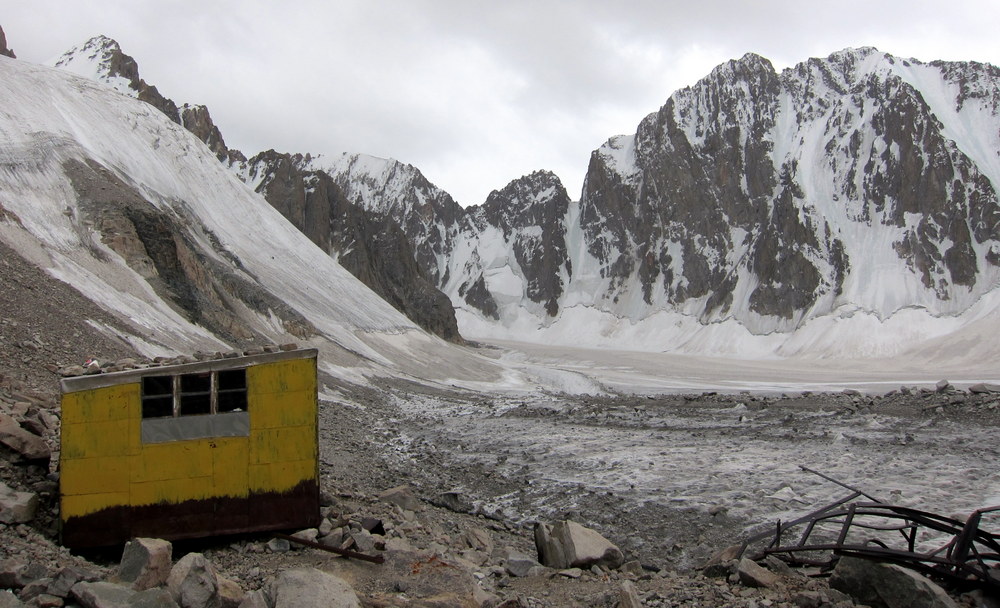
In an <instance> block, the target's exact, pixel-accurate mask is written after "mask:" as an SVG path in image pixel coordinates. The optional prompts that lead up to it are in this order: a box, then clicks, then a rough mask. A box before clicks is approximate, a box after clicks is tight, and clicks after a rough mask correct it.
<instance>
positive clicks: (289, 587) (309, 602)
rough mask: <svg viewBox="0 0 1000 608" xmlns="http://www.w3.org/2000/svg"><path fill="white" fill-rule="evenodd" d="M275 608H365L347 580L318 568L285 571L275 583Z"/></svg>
mask: <svg viewBox="0 0 1000 608" xmlns="http://www.w3.org/2000/svg"><path fill="white" fill-rule="evenodd" d="M271 598H272V599H273V600H274V608H361V602H360V601H358V596H357V594H355V593H354V589H352V588H351V586H350V585H348V584H347V583H346V582H345V581H344V580H343V579H341V578H338V577H336V576H334V575H332V574H328V573H326V572H323V571H321V570H317V569H315V568H300V569H295V570H285V571H284V572H282V573H281V574H279V575H278V576H277V578H275V579H274V581H273V582H272V583H271Z"/></svg>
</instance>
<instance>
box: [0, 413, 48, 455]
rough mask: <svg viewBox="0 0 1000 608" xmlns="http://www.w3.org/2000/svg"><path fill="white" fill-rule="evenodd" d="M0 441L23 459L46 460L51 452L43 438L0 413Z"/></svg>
mask: <svg viewBox="0 0 1000 608" xmlns="http://www.w3.org/2000/svg"><path fill="white" fill-rule="evenodd" d="M0 443H2V444H3V445H5V446H7V447H8V448H10V449H12V450H14V451H15V452H17V453H18V454H20V455H21V457H22V458H24V459H25V460H31V461H34V460H46V461H47V460H48V459H49V458H50V457H51V455H52V452H51V451H50V450H49V446H48V445H46V443H45V440H44V439H42V438H41V437H39V436H38V435H35V434H34V433H30V432H28V431H26V430H24V429H22V428H21V425H20V424H18V423H17V420H15V419H14V418H12V417H11V416H8V415H7V414H2V413H0Z"/></svg>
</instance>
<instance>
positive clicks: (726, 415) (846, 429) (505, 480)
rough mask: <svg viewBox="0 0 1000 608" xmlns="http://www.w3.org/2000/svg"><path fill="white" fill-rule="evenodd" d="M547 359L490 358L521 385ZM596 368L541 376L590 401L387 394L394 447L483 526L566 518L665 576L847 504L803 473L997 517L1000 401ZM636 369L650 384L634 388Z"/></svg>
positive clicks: (565, 361)
mask: <svg viewBox="0 0 1000 608" xmlns="http://www.w3.org/2000/svg"><path fill="white" fill-rule="evenodd" d="M541 353H542V351H541V349H538V350H536V351H534V352H532V353H531V354H530V355H525V354H524V353H523V351H521V354H518V353H513V352H511V351H504V352H503V354H502V355H499V356H500V358H502V359H504V360H506V361H507V362H508V363H510V364H512V365H514V364H515V362H516V364H517V365H518V366H521V368H522V369H528V368H530V367H531V366H533V365H536V364H539V362H540V361H542V359H543V356H542V354H541ZM589 356H591V357H594V358H601V357H604V360H603V363H605V364H607V365H606V366H604V367H602V366H601V365H594V362H593V361H591V362H589V364H588V363H586V362H580V361H577V362H574V361H573V360H572V359H571V358H570V357H567V356H566V353H565V351H564V350H560V352H558V353H557V354H555V355H550V358H549V360H548V361H547V363H548V364H549V365H550V367H549V369H553V367H552V366H553V365H554V368H555V369H561V370H562V374H563V376H560V384H561V385H562V386H567V385H570V384H574V383H572V382H569V381H568V380H567V379H566V377H565V376H566V375H569V376H572V375H573V374H578V375H579V377H580V378H581V381H580V382H579V383H576V385H577V386H579V387H588V386H589V387H590V388H591V389H593V388H594V387H601V388H600V390H592V391H590V392H591V393H592V394H584V393H583V392H579V391H578V392H577V394H565V393H563V394H557V393H548V392H544V391H535V390H532V391H528V390H522V391H513V392H510V391H508V392H481V391H480V392H475V393H472V392H464V391H454V392H443V391H442V392H438V391H429V390H425V389H417V388H413V389H411V390H397V391H393V392H391V393H389V395H388V397H387V398H388V399H389V401H390V404H389V405H390V406H391V407H392V409H393V410H395V411H396V418H394V419H393V420H391V421H390V422H389V424H390V425H391V426H392V427H393V429H394V430H395V433H394V435H393V436H394V439H393V446H394V447H395V448H396V449H397V450H398V451H399V452H400V453H401V454H404V455H407V456H408V457H411V458H412V459H413V460H414V461H415V462H418V463H424V465H426V466H423V467H422V471H423V473H424V474H427V475H431V476H435V475H436V476H437V481H436V483H437V484H438V485H439V486H440V487H439V489H442V488H443V489H455V490H459V491H461V492H463V493H464V494H466V495H467V496H468V497H469V498H470V499H471V500H473V501H474V502H475V504H476V506H477V508H478V509H479V510H480V511H482V512H484V513H486V514H493V515H498V516H501V517H503V518H504V519H507V520H513V521H521V522H523V523H525V524H527V523H528V522H530V521H532V520H539V519H540V520H550V519H555V518H561V517H565V516H567V515H570V516H572V517H574V518H576V519H578V520H581V521H583V522H584V523H586V524H589V525H592V526H595V527H597V528H598V529H600V530H602V531H603V532H605V533H606V534H607V535H608V536H609V537H611V538H613V539H614V540H615V541H616V542H618V543H620V544H622V545H623V548H627V549H628V550H631V551H632V552H633V553H634V554H636V555H637V556H639V557H640V558H641V559H642V560H643V561H644V562H646V563H647V564H648V565H651V566H657V567H662V566H679V567H692V566H695V565H697V564H698V563H699V561H700V560H702V559H704V558H705V557H706V555H707V554H708V553H710V552H711V551H713V550H715V549H718V548H720V547H722V546H725V545H728V544H731V543H732V542H734V541H735V540H736V539H737V538H738V537H739V536H740V535H742V534H745V533H746V532H748V531H749V530H756V529H760V528H762V527H765V526H770V525H773V523H774V521H775V520H777V519H782V520H786V521H787V520H788V519H789V518H790V517H792V516H797V515H801V514H803V513H805V512H808V511H810V510H812V509H813V508H815V507H818V506H820V505H823V504H826V503H829V502H831V501H833V500H836V499H838V498H841V497H843V496H844V495H845V494H847V493H848V491H847V490H845V489H844V488H842V487H840V486H838V485H836V484H833V483H831V482H829V481H827V480H824V479H822V478H821V477H819V476H817V475H815V474H813V473H810V472H808V471H805V470H803V469H802V468H801V467H803V466H804V467H809V468H811V469H814V470H817V471H820V472H822V473H824V474H826V475H829V476H831V477H833V478H835V479H838V480H840V481H843V482H844V483H848V484H852V485H855V486H858V487H860V488H861V489H863V490H865V491H867V492H868V493H870V494H872V495H874V496H875V497H877V498H879V499H882V500H885V501H890V502H893V503H897V504H903V505H908V506H914V507H917V508H921V509H927V510H931V511H935V512H939V513H942V514H945V515H955V516H959V517H964V516H965V515H967V514H968V513H969V512H970V511H972V510H974V509H976V508H979V507H983V506H989V505H994V504H1000V469H998V468H997V466H996V464H997V462H1000V446H998V444H997V442H996V440H995V438H996V436H997V430H998V426H1000V396H998V395H992V394H970V393H968V392H967V391H965V390H962V389H960V388H951V389H947V390H940V391H939V390H937V389H936V388H935V386H934V383H932V382H931V381H930V378H931V377H933V376H927V375H926V373H925V375H923V376H921V375H920V373H919V371H912V372H911V373H910V374H909V375H901V376H899V377H892V376H891V375H885V376H882V375H880V374H879V373H875V372H874V371H870V370H869V371H868V372H865V370H863V369H861V368H860V367H859V368H857V369H853V370H848V371H847V372H845V373H844V375H843V377H844V378H845V381H843V382H840V383H838V382H837V381H836V377H837V370H836V369H827V370H819V371H816V370H818V369H819V368H818V367H817V368H815V369H814V373H813V375H810V373H809V370H808V369H807V368H806V367H805V366H800V367H794V366H789V367H787V368H784V369H782V368H781V366H780V364H776V363H775V362H771V364H770V365H771V368H770V375H768V373H767V370H765V369H764V366H762V365H761V364H760V363H759V362H742V363H739V364H738V365H737V366H736V367H731V368H729V369H728V372H729V376H728V378H727V377H725V374H723V373H719V369H720V368H719V367H716V368H715V369H714V370H713V369H712V368H711V366H710V365H709V364H708V363H706V361H701V360H696V359H692V358H683V357H680V358H676V359H673V360H672V364H673V367H672V368H663V369H662V371H661V373H660V374H659V375H656V374H653V373H652V370H651V369H650V368H651V367H652V366H653V365H655V363H656V362H655V361H653V360H652V359H651V358H650V357H648V354H647V355H644V357H645V358H639V357H636V358H635V359H631V360H630V359H628V358H627V357H626V358H621V357H620V358H618V361H617V364H616V365H611V364H610V359H614V357H608V356H607V353H605V354H603V355H602V354H599V353H591V354H590V355H589ZM637 361H639V362H642V361H645V366H646V369H644V370H639V372H638V373H636V369H635V368H639V367H642V365H637V364H636V362H637ZM671 370H673V372H677V375H673V374H672V372H671ZM976 373H979V372H976ZM685 374H686V376H685ZM713 374H715V375H714V376H713ZM976 379H978V378H976V377H975V376H973V375H967V376H966V377H964V378H961V379H960V380H964V381H965V384H966V385H967V384H968V382H971V381H973V380H976ZM983 379H986V380H989V378H983ZM686 382H687V383H689V384H685V383H686ZM890 384H891V385H892V386H893V387H894V390H892V391H890ZM901 385H908V386H911V387H914V388H913V389H912V390H910V389H907V390H906V391H903V392H901V391H899V390H895V389H898V388H899V387H900V386H901ZM956 385H957V386H961V385H960V384H956ZM845 386H857V387H860V388H862V389H866V390H868V391H872V392H871V393H870V394H860V393H858V394H853V393H854V392H853V391H849V392H850V393H851V394H845V393H844V392H843V388H844V387H845ZM626 388H629V389H631V390H630V391H628V392H626V391H625V390H624V389H626ZM719 389H722V390H719ZM748 389H757V390H756V391H749V390H748ZM817 389H818V390H826V391H828V392H815V393H810V392H809V391H815V390H817ZM781 390H785V391H787V392H788V394H787V395H782V394H781V393H780V392H779V391H781ZM792 391H795V392H792ZM803 391H805V393H803ZM833 391H836V392H833ZM876 391H877V392H876ZM885 393H888V394H885ZM434 471H438V473H434Z"/></svg>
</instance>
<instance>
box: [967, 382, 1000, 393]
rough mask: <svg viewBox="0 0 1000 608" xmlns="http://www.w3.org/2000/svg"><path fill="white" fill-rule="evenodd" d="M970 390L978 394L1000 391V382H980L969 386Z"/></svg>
mask: <svg viewBox="0 0 1000 608" xmlns="http://www.w3.org/2000/svg"><path fill="white" fill-rule="evenodd" d="M969 392H970V393H973V394H977V395H983V394H988V393H1000V384H989V383H986V382H979V383H977V384H973V385H972V386H970V387H969Z"/></svg>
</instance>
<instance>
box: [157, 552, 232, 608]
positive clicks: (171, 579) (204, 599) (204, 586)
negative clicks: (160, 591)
mask: <svg viewBox="0 0 1000 608" xmlns="http://www.w3.org/2000/svg"><path fill="white" fill-rule="evenodd" d="M167 589H169V590H170V595H171V596H172V597H173V598H174V601H175V602H177V603H178V604H179V605H180V606H181V608H219V605H220V604H219V579H218V575H217V574H216V573H215V568H213V567H212V564H210V563H209V561H208V560H207V559H205V556H204V555H202V554H201V553H188V554H187V555H185V556H184V557H182V558H181V559H179V560H178V561H177V563H176V564H174V567H173V568H172V569H171V570H170V576H168V577H167Z"/></svg>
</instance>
